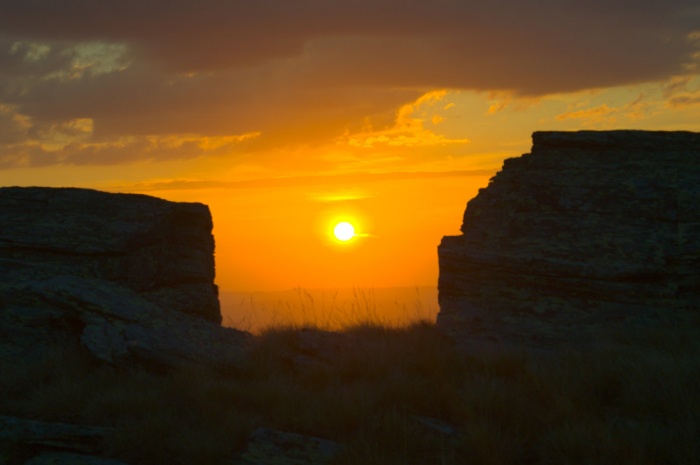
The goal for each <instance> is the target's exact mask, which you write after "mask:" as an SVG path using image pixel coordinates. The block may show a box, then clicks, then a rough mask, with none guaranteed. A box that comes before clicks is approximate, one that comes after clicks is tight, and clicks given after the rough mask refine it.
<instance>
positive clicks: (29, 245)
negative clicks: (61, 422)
mask: <svg viewBox="0 0 700 465" xmlns="http://www.w3.org/2000/svg"><path fill="white" fill-rule="evenodd" d="M0 225H1V227H0V340H2V341H3V344H0V356H3V355H5V356H7V355H9V356H22V355H23V354H26V353H28V352H31V351H35V350H41V348H42V347H44V346H46V347H48V346H50V345H54V346H55V345H57V344H58V345H63V344H78V343H81V344H82V345H83V346H84V347H86V348H87V349H88V350H89V351H90V352H91V353H92V354H93V355H94V356H96V357H97V358H100V359H102V360H105V361H108V362H110V363H120V362H127V361H129V360H133V359H139V360H141V361H147V362H148V363H151V364H156V365H159V366H180V365H184V364H187V363H190V362H194V363H205V364H213V365H219V366H228V365H230V364H231V363H233V361H234V360H235V359H236V358H237V356H238V352H239V349H240V348H241V347H242V341H243V340H244V339H245V338H246V336H245V335H244V334H243V333H242V332H239V331H235V330H232V329H228V328H222V327H221V326H220V323H221V313H220V308H219V300H218V291H217V287H216V285H215V284H214V238H213V236H212V234H211V231H212V219H211V214H210V213H209V209H208V207H207V206H205V205H202V204H197V203H175V202H168V201H165V200H161V199H157V198H154V197H148V196H145V195H133V194H108V193H104V192H98V191H93V190H87V189H53V188H17V187H10V188H0Z"/></svg>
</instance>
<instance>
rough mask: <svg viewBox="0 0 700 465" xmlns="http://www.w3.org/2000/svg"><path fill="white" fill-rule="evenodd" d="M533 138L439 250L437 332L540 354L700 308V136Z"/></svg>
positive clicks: (618, 133)
mask: <svg viewBox="0 0 700 465" xmlns="http://www.w3.org/2000/svg"><path fill="white" fill-rule="evenodd" d="M532 138H533V147H532V152H531V153H529V154H525V155H523V156H521V157H519V158H512V159H508V160H506V161H505V163H504V165H503V169H502V170H501V171H500V172H499V173H498V174H497V175H496V176H495V177H494V178H492V179H491V182H490V183H489V186H488V187H487V188H485V189H481V190H480V192H479V194H478V195H477V196H476V197H475V198H474V199H472V200H470V201H469V203H468V204H467V209H466V211H465V214H464V222H463V224H462V233H463V235H461V236H448V237H444V238H443V240H442V243H441V244H440V246H439V248H438V255H439V262H440V278H439V284H438V287H439V301H440V313H439V315H438V324H439V326H441V327H442V328H444V329H446V330H448V331H450V332H452V333H454V334H456V335H458V337H459V338H460V339H463V340H466V339H471V340H473V341H477V340H491V341H502V342H507V343H513V344H516V345H523V344H524V345H535V346H541V345H548V344H549V343H554V342H561V341H564V340H570V341H578V340H585V339H588V338H590V337H591V336H594V335H596V334H599V333H600V332H602V331H605V330H607V329H610V328H614V327H616V326H617V325H619V324H623V325H627V326H630V325H634V324H645V323H654V322H657V321H659V320H664V319H676V318H682V317H683V316H684V315H685V314H686V312H685V311H686V310H694V311H698V309H699V308H700V208H698V207H699V206H700V134H697V133H691V132H646V131H606V132H595V131H581V132H572V133H567V132H536V133H534V134H533V137H532Z"/></svg>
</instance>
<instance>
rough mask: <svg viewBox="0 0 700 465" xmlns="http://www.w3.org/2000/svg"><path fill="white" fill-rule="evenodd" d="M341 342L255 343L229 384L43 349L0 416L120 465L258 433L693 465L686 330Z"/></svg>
mask: <svg viewBox="0 0 700 465" xmlns="http://www.w3.org/2000/svg"><path fill="white" fill-rule="evenodd" d="M342 334H343V336H342V337H341V340H342V341H345V342H344V343H341V344H338V345H333V340H331V343H322V344H320V345H319V347H320V349H319V354H320V355H321V356H320V357H316V358H314V357H312V361H313V360H320V361H321V362H319V363H299V361H298V360H297V359H295V356H294V355H295V354H298V353H299V344H300V341H301V339H300V335H303V336H304V337H309V336H311V340H314V339H313V338H314V337H316V336H318V337H319V338H320V339H318V340H320V341H323V340H324V339H323V337H325V333H322V332H320V331H319V330H317V329H309V328H300V327H287V328H285V327H282V326H278V327H275V328H269V329H268V330H266V331H265V332H263V333H262V334H261V335H260V336H259V337H258V338H257V342H256V344H255V346H254V347H253V349H252V350H251V352H250V355H249V358H248V360H247V363H246V364H245V366H244V367H243V368H242V369H241V370H240V371H239V372H238V373H236V374H228V375H222V374H217V373H213V372H208V371H206V370H188V371H182V372H173V373H169V374H165V375H163V374H161V375H155V374H151V373H148V372H146V371H144V370H141V369H139V368H131V369H115V368H111V367H107V366H101V365H97V364H95V363H94V362H93V361H92V360H91V359H90V358H89V357H88V356H87V355H86V354H84V353H80V352H75V351H70V350H66V349H60V348H57V349H56V350H55V351H54V352H53V353H52V355H51V356H50V357H47V358H46V359H44V360H41V361H38V362H37V363H35V364H33V365H31V366H21V367H20V366H7V365H6V366H2V367H0V371H1V372H0V414H4V415H15V416H20V417H26V418H35V419H41V420H48V421H64V422H75V423H84V424H94V425H110V426H115V427H116V428H115V429H114V432H113V433H111V434H110V435H109V436H108V437H107V440H106V442H107V444H106V445H107V448H108V451H109V455H110V456H111V457H114V458H117V459H121V460H124V461H125V462H127V463H130V464H132V465H151V464H152V465H156V464H163V463H168V464H174V465H177V464H220V463H221V464H223V463H228V462H229V461H230V460H231V458H232V457H234V456H235V455H236V454H237V453H239V452H241V451H242V450H243V449H244V447H245V444H246V439H247V437H248V435H249V434H250V433H251V432H252V431H253V430H255V429H256V428H257V427H259V426H265V427H269V428H274V429H280V430H285V431H293V432H297V433H301V434H307V435H313V436H319V437H323V438H326V439H331V440H334V441H337V442H340V443H343V444H345V445H347V448H346V449H345V452H344V453H342V454H341V455H339V456H337V458H336V459H335V461H334V462H333V463H336V464H363V465H371V464H382V465H390V464H445V465H447V464H470V465H481V464H483V465H486V464H493V465H495V464H514V465H515V464H518V465H520V464H640V465H644V464H650V465H651V464H679V465H681V464H683V465H685V464H691V463H700V396H699V395H698V392H700V340H699V339H698V338H697V336H696V334H694V333H693V331H692V330H690V329H687V328H681V327H673V328H657V329H656V330H653V331H648V332H646V333H644V334H641V333H640V334H636V335H625V336H624V337H622V336H620V337H617V338H616V339H611V341H610V343H609V344H606V345H605V346H600V348H599V349H597V350H594V351H588V352H585V353H583V352H582V353H575V352H569V353H562V354H557V355H555V356H552V357H547V358H532V357H530V356H528V355H526V354H520V353H512V352H511V353H501V354H490V355H482V356H479V357H476V356H468V355H464V354H460V353H458V352H456V351H455V349H454V348H453V346H452V344H451V343H450V341H449V340H447V339H445V337H444V336H443V335H441V334H440V333H439V332H438V331H437V330H436V328H435V327H434V325H433V324H432V323H430V322H415V323H413V324H412V325H409V326H404V327H400V328H392V327H389V326H386V325H379V324H361V323H360V324H355V325H352V326H349V327H346V328H345V329H344V331H343V333H342ZM324 350H328V352H327V353H325V352H324ZM324 354H325V355H327V356H328V357H330V359H332V362H331V363H324V362H323V357H322V356H323V355H324ZM302 362H303V360H302ZM419 417H428V418H431V419H435V420H440V421H442V422H446V423H448V424H450V425H452V426H453V427H454V428H455V429H456V430H457V433H456V434H452V435H447V434H442V433H440V432H439V431H438V430H435V429H431V428H429V427H426V426H425V425H424V424H423V423H421V421H419Z"/></svg>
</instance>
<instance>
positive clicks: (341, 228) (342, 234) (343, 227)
mask: <svg viewBox="0 0 700 465" xmlns="http://www.w3.org/2000/svg"><path fill="white" fill-rule="evenodd" d="M333 235H335V238H336V239H338V240H339V241H349V240H350V239H352V238H353V237H354V236H355V227H354V226H353V225H351V224H350V223H348V222H347V221H342V222H340V223H338V224H336V225H335V228H333Z"/></svg>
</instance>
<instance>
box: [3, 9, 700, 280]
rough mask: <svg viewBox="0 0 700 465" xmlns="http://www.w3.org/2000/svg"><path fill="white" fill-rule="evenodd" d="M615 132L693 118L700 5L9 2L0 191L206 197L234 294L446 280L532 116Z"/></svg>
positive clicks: (540, 121)
mask: <svg viewBox="0 0 700 465" xmlns="http://www.w3.org/2000/svg"><path fill="white" fill-rule="evenodd" d="M622 128H625V129H655V130H691V131H700V4H699V3H698V2H697V0H663V1H662V0H653V1H652V0H635V1H627V0H592V1H586V2H582V1H571V0H538V1H536V2H535V1H522V0H498V1H496V0H491V1H467V0H461V1H458V0H431V1H414V0H403V1H396V0H358V1H347V0H345V1H342V0H235V1H233V0H228V1H226V0H196V1H195V0H177V1H173V0H168V1H162V0H154V1H146V0H119V1H113V0H104V1H100V0H94V1H85V0H2V1H0V185H2V186H8V185H20V186H29V185H43V186H76V187H89V188H96V189H101V190H107V191H112V192H134V193H144V194H149V195H154V196H157V197H162V198H165V199H169V200H176V201H190V202H202V203H205V204H208V205H209V206H210V208H211V211H212V214H213V217H214V225H215V226H214V234H215V237H216V243H217V249H216V262H217V283H218V284H219V286H220V287H221V289H222V290H224V291H227V290H229V291H232V290H237V291H253V290H282V289H289V288H292V287H295V286H301V287H303V288H337V287H355V286H358V287H389V286H424V285H428V286H434V285H436V282H437V274H438V268H437V251H436V248H437V245H438V243H439V242H440V239H441V238H442V236H444V235H453V234H458V233H459V228H460V226H461V220H462V215H463V212H464V208H465V206H466V203H467V201H468V200H469V199H470V198H472V197H474V196H475V195H476V193H477V191H478V189H479V188H481V187H485V186H486V185H487V184H488V180H489V178H490V177H491V176H493V175H494V174H495V173H496V171H497V170H498V169H499V168H500V166H501V164H502V162H503V160H504V159H505V158H508V157H514V156H519V155H521V154H523V153H526V152H528V151H529V149H530V146H531V140H530V135H531V133H532V132H534V131H541V130H579V129H622ZM339 221H349V222H351V223H352V224H353V225H354V227H355V231H356V236H355V237H353V238H352V239H351V240H349V241H346V242H341V241H338V240H336V239H334V238H333V235H332V231H333V226H334V225H335V224H336V223H337V222H339ZM0 227H2V226H1V225H0Z"/></svg>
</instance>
